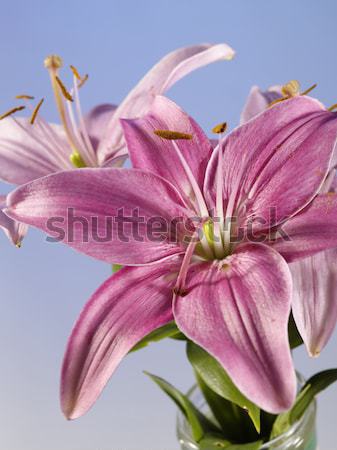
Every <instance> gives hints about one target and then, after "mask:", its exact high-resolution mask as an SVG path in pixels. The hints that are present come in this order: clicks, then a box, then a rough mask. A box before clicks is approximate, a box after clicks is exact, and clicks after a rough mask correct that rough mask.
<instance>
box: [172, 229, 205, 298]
mask: <svg viewBox="0 0 337 450" xmlns="http://www.w3.org/2000/svg"><path fill="white" fill-rule="evenodd" d="M201 225H203V224H202V223H201ZM197 237H198V230H196V231H195V232H194V233H193V235H192V237H191V240H190V242H189V244H188V246H187V249H186V252H185V255H184V258H183V262H182V263H181V267H180V271H179V274H178V278H177V281H176V285H175V287H174V289H173V292H174V293H175V294H176V295H181V293H183V296H184V295H186V294H187V290H186V288H185V283H186V277H187V272H188V268H189V265H190V262H191V259H192V256H193V253H194V250H195V247H196V245H197V243H198V239H197Z"/></svg>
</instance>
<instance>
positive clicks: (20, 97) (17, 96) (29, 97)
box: [15, 94, 34, 100]
mask: <svg viewBox="0 0 337 450" xmlns="http://www.w3.org/2000/svg"><path fill="white" fill-rule="evenodd" d="M15 98H16V99H17V100H34V97H33V96H31V95H27V94H20V95H16V96H15Z"/></svg>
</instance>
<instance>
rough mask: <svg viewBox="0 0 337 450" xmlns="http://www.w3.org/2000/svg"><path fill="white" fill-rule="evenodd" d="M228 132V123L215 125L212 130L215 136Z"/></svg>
mask: <svg viewBox="0 0 337 450" xmlns="http://www.w3.org/2000/svg"><path fill="white" fill-rule="evenodd" d="M226 130H227V122H222V123H219V124H218V125H215V127H214V128H212V133H215V134H222V133H224V132H225V131H226Z"/></svg>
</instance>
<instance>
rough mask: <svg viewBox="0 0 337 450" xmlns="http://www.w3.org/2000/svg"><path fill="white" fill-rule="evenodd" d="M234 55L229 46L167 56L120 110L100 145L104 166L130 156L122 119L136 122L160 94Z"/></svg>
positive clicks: (204, 46)
mask: <svg viewBox="0 0 337 450" xmlns="http://www.w3.org/2000/svg"><path fill="white" fill-rule="evenodd" d="M233 56H234V51H233V49H231V48H230V47H229V46H228V45H226V44H217V45H212V44H202V45H195V46H191V47H185V48H181V49H178V50H175V51H174V52H172V53H169V54H168V55H166V56H165V57H164V58H163V59H161V60H160V61H159V62H158V63H157V64H156V65H155V66H154V67H152V69H151V70H150V71H149V72H148V73H147V74H146V75H145V77H144V78H143V79H142V80H141V81H140V82H139V83H138V84H137V85H136V86H135V87H134V89H133V90H132V91H131V92H130V93H129V95H128V96H127V97H126V98H125V100H124V101H123V102H122V103H121V104H120V105H119V107H118V108H117V110H116V112H115V114H114V116H113V118H112V119H111V121H110V123H109V125H108V127H107V129H106V137H105V139H103V140H102V142H101V144H100V145H99V149H98V158H99V163H101V164H102V163H103V162H104V161H105V160H106V159H109V158H111V157H112V156H114V155H116V153H118V154H125V153H127V149H126V147H125V142H124V138H123V132H122V128H121V126H120V123H119V119H120V118H125V119H133V118H136V117H141V116H143V115H145V114H146V113H147V112H148V110H149V108H150V107H151V104H152V102H153V100H154V98H155V97H156V95H158V94H163V93H164V92H166V91H167V90H168V89H169V88H170V87H171V86H173V84H175V83H176V82H177V81H179V80H180V79H181V78H183V77H185V76H186V75H188V74H189V73H190V72H192V71H193V70H196V69H199V68H200V67H203V66H205V65H207V64H211V63H213V62H216V61H220V60H226V59H232V58H233Z"/></svg>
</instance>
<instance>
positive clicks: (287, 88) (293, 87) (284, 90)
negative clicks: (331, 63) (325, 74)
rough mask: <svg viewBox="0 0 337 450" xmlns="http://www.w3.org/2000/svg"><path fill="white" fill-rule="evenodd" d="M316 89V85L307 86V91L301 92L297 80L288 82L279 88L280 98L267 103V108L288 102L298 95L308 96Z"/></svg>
mask: <svg viewBox="0 0 337 450" xmlns="http://www.w3.org/2000/svg"><path fill="white" fill-rule="evenodd" d="M316 87H317V83H315V84H313V85H312V86H309V87H308V88H307V89H305V90H304V91H302V92H301V85H300V83H299V81H297V80H290V81H289V82H288V83H286V84H284V85H283V86H282V87H281V94H282V97H280V98H277V99H276V100H274V101H272V102H271V103H269V107H270V106H273V105H275V104H276V103H280V102H283V101H284V100H288V99H290V98H293V97H297V96H299V95H301V96H302V95H308V94H309V92H311V91H312V90H313V89H315V88H316Z"/></svg>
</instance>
